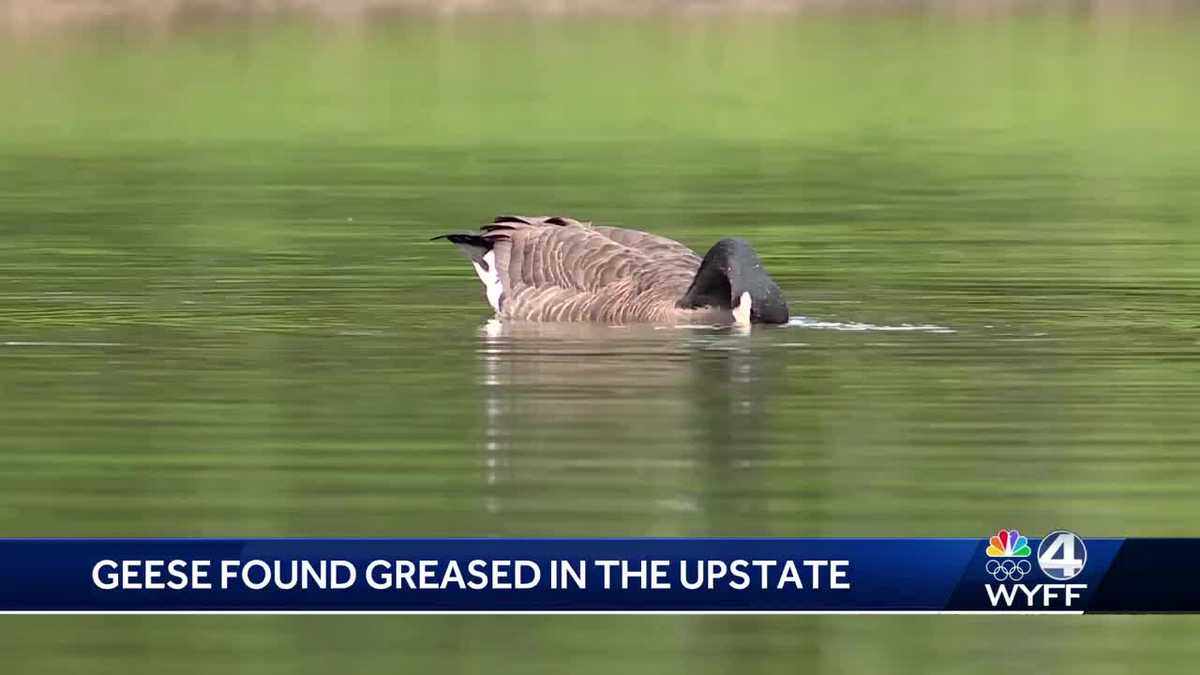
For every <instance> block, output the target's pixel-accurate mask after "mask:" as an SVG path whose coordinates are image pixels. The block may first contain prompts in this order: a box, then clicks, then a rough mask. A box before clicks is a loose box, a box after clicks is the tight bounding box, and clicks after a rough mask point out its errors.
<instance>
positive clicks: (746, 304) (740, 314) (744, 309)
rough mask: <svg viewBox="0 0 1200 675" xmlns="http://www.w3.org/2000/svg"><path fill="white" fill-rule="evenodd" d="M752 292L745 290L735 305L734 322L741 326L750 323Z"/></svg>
mask: <svg viewBox="0 0 1200 675" xmlns="http://www.w3.org/2000/svg"><path fill="white" fill-rule="evenodd" d="M750 305H751V302H750V292H749V291H744V292H743V293H742V295H741V297H739V298H738V301H737V304H736V305H734V306H733V322H734V323H736V324H738V325H739V326H749V325H750Z"/></svg>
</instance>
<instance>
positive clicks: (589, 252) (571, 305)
mask: <svg viewBox="0 0 1200 675" xmlns="http://www.w3.org/2000/svg"><path fill="white" fill-rule="evenodd" d="M478 237H479V240H480V241H481V242H482V243H483V245H484V246H486V247H488V249H489V250H490V252H491V253H493V254H494V255H493V256H492V260H493V261H494V263H493V264H494V265H495V269H496V273H497V274H498V279H499V284H500V286H502V287H503V294H502V297H501V298H500V299H499V302H498V303H496V305H497V312H498V313H500V314H501V315H502V316H508V317H511V318H521V319H535V320H614V321H621V320H631V319H642V320H645V319H650V318H655V317H658V316H659V315H660V314H662V313H664V312H669V311H671V309H672V308H673V306H674V301H675V300H677V299H678V298H679V297H681V296H682V295H683V293H684V292H685V291H686V290H687V287H688V285H689V284H690V283H691V279H692V278H693V276H694V275H695V273H696V269H697V268H699V266H700V257H699V256H697V255H696V254H695V253H694V252H693V251H692V250H691V249H689V248H687V247H686V246H684V245H683V244H680V243H678V242H675V241H672V240H670V239H666V238H664V237H658V236H655V235H652V234H647V233H645V232H639V231H637V230H626V229H622V228H615V227H594V226H592V225H591V224H590V223H584V222H580V221H577V220H574V219H571V218H564V217H559V216H556V217H528V216H501V217H499V218H496V220H495V221H494V222H493V223H491V224H490V225H485V226H484V227H483V228H482V234H480V235H478ZM485 284H486V281H485ZM489 299H490V297H489Z"/></svg>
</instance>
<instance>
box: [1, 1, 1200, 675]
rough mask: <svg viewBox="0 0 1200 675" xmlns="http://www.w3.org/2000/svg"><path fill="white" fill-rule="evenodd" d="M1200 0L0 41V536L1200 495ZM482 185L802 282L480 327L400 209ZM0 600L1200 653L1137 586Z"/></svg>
mask: <svg viewBox="0 0 1200 675" xmlns="http://www.w3.org/2000/svg"><path fill="white" fill-rule="evenodd" d="M1198 28H1200V23H1198V22H1197V21H1196V20H1195V19H1191V18H1186V17H1185V18H1182V19H1179V18H1177V19H1174V20H1171V21H1167V20H1162V19H1144V20H1141V19H1114V20H1094V19H1072V18H1043V19H1032V18H1027V19H1019V20H1009V21H999V22H980V21H970V20H968V21H963V22H952V21H947V20H944V19H922V18H909V19H887V20H881V19H865V18H859V19H841V20H839V19H829V18H826V19H779V18H772V19H766V18H758V19H730V18H724V19H704V20H701V19H670V18H659V19H641V20H615V19H608V20H596V21H586V20H567V21H522V20H516V19H499V18H497V19H491V20H465V21H442V22H427V21H417V20H396V21H392V22H386V23H381V24H380V25H372V26H360V27H358V28H357V29H353V30H352V29H349V28H341V29H334V28H328V27H324V28H322V27H317V26H311V25H306V24H303V23H294V24H287V23H266V22H247V23H244V24H239V25H233V26H231V25H212V26H206V27H203V28H197V29H193V30H185V31H180V32H178V34H165V35H164V34H154V35H149V36H148V35H143V34H141V32H140V31H139V30H136V29H133V28H126V29H115V28H114V29H111V30H107V31H104V32H94V33H86V34H80V33H74V34H69V35H67V36H42V37H37V38H15V37H12V36H4V37H3V40H2V41H0V92H2V94H0V95H2V98H3V106H2V107H0V432H2V433H0V495H2V496H0V535H2V536H41V535H58V536H76V535H77V536H92V535H103V536H121V535H147V536H156V535H173V536H220V535H229V536H237V535H313V536H339V535H340V536H351V535H373V536H408V535H430V536H466V535H485V536H486V535H568V536H569V535H663V536H677V535H678V536H682V535H766V536H785V535H811V536H834V535H877V536H906V535H912V536H920V535H929V536H967V537H975V536H980V537H982V536H984V535H985V534H987V533H990V532H992V531H995V530H996V529H997V528H998V527H1001V526H1006V527H1018V528H1020V529H1022V530H1025V531H1028V532H1031V533H1040V532H1044V531H1047V530H1049V529H1053V528H1057V527H1067V528H1070V529H1072V530H1075V531H1078V532H1081V533H1083V534H1085V535H1089V536H1105V535H1107V536H1121V535H1181V536H1184V535H1192V536H1195V535H1197V534H1200V531H1198V529H1197V525H1196V516H1197V513H1200V455H1198V454H1197V449H1196V442H1197V434H1198V432H1200V413H1198V412H1197V411H1200V150H1198V148H1200V124H1197V122H1196V110H1198V109H1200V69H1197V68H1196V67H1195V64H1196V63H1200V41H1198V40H1197V39H1196V36H1197V29H1198ZM510 212H515V213H533V214H538V213H546V214H551V213H563V214H568V215H574V216H577V217H580V218H588V219H593V220H596V221H598V222H604V223H608V224H622V225H629V226H635V227H641V228H644V229H649V230H652V231H654V232H656V233H659V234H664V235H667V236H671V237H675V238H677V239H679V240H681V241H684V242H686V243H688V244H689V245H691V246H693V247H694V248H696V249H698V250H703V249H705V248H707V246H708V245H709V244H711V243H712V242H714V241H715V240H717V239H718V238H721V237H723V236H742V237H746V238H748V239H750V240H751V241H752V242H753V243H754V244H755V245H756V246H757V247H758V249H759V250H760V251H761V253H762V254H763V256H764V258H765V260H766V264H767V267H768V268H769V269H770V270H771V272H772V274H773V275H774V277H775V278H776V279H777V280H778V281H779V282H780V284H781V286H782V287H783V288H784V290H785V292H786V293H787V295H788V296H789V299H790V301H791V305H792V312H793V314H794V315H796V316H797V317H805V320H800V319H798V320H797V321H796V324H797V325H794V326H790V327H787V328H781V329H774V330H756V331H754V333H753V334H752V335H749V336H744V335H736V334H731V333H728V332H722V331H719V330H644V329H600V330H584V329H578V330H544V331H515V330H512V329H495V328H491V329H489V328H488V327H487V326H486V325H485V324H486V322H487V318H488V312H487V311H486V304H485V303H484V300H483V294H482V289H481V288H480V287H479V285H478V283H477V282H476V281H475V279H474V275H473V273H472V272H471V270H470V268H469V267H468V266H467V265H466V264H465V263H464V262H463V261H462V260H461V259H460V258H458V257H457V255H456V253H455V252H454V251H453V250H452V249H451V248H450V247H448V246H446V245H445V244H444V243H443V242H433V243H431V242H428V241H427V239H428V238H429V237H430V236H433V235H435V234H441V233H443V232H447V231H454V230H460V229H466V228H470V227H473V226H475V225H477V224H479V223H482V222H485V221H486V220H488V219H489V218H490V217H491V216H493V215H495V214H497V213H510ZM914 327H916V328H920V327H924V328H923V329H914ZM905 328H907V330H900V329H905ZM934 328H936V329H934ZM0 628H2V630H0V653H2V654H3V656H2V657H0V660H2V661H3V662H5V663H9V664H12V666H13V668H12V670H11V672H51V671H60V670H61V671H64V672H66V671H78V670H81V669H86V670H96V669H100V670H105V671H107V670H113V671H124V672H161V671H162V670H163V669H164V668H166V667H167V665H168V664H175V665H179V663H180V662H187V663H189V664H191V665H192V666H193V667H195V669H196V670H207V671H212V670H218V669H219V670H223V671H226V672H275V671H280V672H283V671H304V672H314V673H318V672H321V673H323V672H328V671H330V670H333V669H346V668H353V669H356V670H357V669H366V668H372V669H379V668H387V669H389V670H412V671H415V672H452V671H473V672H509V671H511V672H517V673H528V672H545V673H561V672H606V673H609V672H614V671H617V672H638V673H694V672H705V673H708V672H711V673H717V672H730V671H738V672H742V671H747V672H773V671H795V670H803V671H806V672H819V673H857V672H864V671H890V672H908V673H927V672H945V673H958V672H985V673H990V672H1006V671H1008V670H1009V669H1010V668H1012V667H1013V666H1014V662H1013V661H1012V660H1011V658H1010V656H1007V655H1011V654H1013V653H1014V650H1015V652H1016V653H1019V655H1020V656H1019V661H1020V664H1021V665H1024V664H1027V665H1029V666H1030V667H1033V666H1035V665H1036V667H1038V668H1040V669H1050V670H1062V671H1072V670H1077V671H1080V672H1089V673H1131V672H1137V673H1142V672H1179V671H1186V670H1187V668H1188V666H1187V665H1186V664H1187V663H1195V661H1196V659H1197V657H1200V642H1198V641H1197V640H1196V639H1195V635H1196V630H1197V628H1200V624H1197V623H1196V621H1194V620H1191V619H1183V618H1165V617H1154V618H1150V617H1142V618H1136V617H1113V618H1095V617H1093V618H1089V619H1086V620H1078V619H1054V618H1015V619H1014V618H995V619H993V618H966V617H946V618H911V617H910V618H904V617H899V618H890V617H875V618H862V617H797V618H765V617H749V618H737V617H644V618H628V617H626V618H607V617H573V618H568V619H564V618H554V617H530V618H512V617H499V618H497V617H447V618H434V617H416V618H406V617H392V618H361V617H360V618H338V617H333V618H329V617H249V618H231V617H215V618H205V617H172V618H163V617H117V618H114V617H75V618H61V617H59V618H56V617H43V618H29V617H8V618H6V619H5V620H4V621H3V622H0Z"/></svg>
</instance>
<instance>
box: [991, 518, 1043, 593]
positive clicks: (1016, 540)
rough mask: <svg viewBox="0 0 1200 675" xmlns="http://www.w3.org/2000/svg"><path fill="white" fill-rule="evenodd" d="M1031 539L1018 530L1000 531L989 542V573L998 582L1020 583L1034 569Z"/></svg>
mask: <svg viewBox="0 0 1200 675" xmlns="http://www.w3.org/2000/svg"><path fill="white" fill-rule="evenodd" d="M1032 552H1033V551H1031V550H1030V548H1029V539H1027V538H1026V537H1025V536H1024V535H1022V534H1021V533H1020V532H1018V531H1016V530H1000V531H999V532H997V533H996V534H993V535H992V538H991V539H989V540H988V547H987V555H988V561H987V572H988V574H990V575H992V578H993V579H995V580H996V581H1020V580H1021V579H1024V578H1025V575H1026V574H1029V572H1030V571H1031V570H1032V569H1033V565H1031V564H1030V563H1029V561H1028V560H1018V558H1028V557H1029V556H1030V554H1031V553H1032Z"/></svg>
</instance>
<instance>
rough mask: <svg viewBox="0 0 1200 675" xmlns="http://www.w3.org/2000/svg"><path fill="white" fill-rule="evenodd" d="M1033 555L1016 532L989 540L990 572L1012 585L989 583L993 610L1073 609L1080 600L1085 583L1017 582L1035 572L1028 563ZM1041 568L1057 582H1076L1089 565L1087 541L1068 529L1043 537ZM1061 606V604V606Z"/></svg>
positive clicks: (1001, 533) (1038, 553)
mask: <svg viewBox="0 0 1200 675" xmlns="http://www.w3.org/2000/svg"><path fill="white" fill-rule="evenodd" d="M1032 554H1033V551H1032V549H1031V548H1030V546H1029V540H1028V539H1027V538H1026V537H1024V536H1022V535H1021V533H1020V532H1018V531H1016V530H1000V531H999V532H997V533H996V534H994V535H992V536H991V538H989V539H988V547H987V557H988V561H987V563H986V569H987V572H988V574H990V575H992V578H993V579H995V580H996V581H1001V582H1004V581H1008V582H1013V583H1009V584H1003V583H1001V584H997V585H993V584H985V590H986V591H987V596H988V600H989V602H990V603H991V605H992V607H1004V608H1008V609H1030V610H1032V609H1052V608H1053V609H1059V608H1063V609H1071V608H1073V605H1074V601H1076V600H1079V599H1080V597H1081V596H1082V593H1083V591H1084V590H1085V589H1086V588H1087V586H1086V585H1085V584H1063V583H1057V584H1055V583H1049V584H1034V585H1032V586H1029V585H1027V584H1022V583H1017V582H1020V581H1021V580H1022V579H1024V578H1025V577H1026V576H1027V575H1028V574H1029V573H1030V572H1032V571H1033V565H1032V564H1031V563H1030V562H1029V560H1027V558H1029V557H1030V556H1031V555H1032ZM1037 561H1038V567H1039V568H1041V571H1042V573H1043V574H1045V575H1046V576H1047V577H1049V578H1050V579H1052V580H1054V581H1068V580H1070V579H1074V578H1075V577H1076V576H1078V575H1079V573H1080V572H1082V571H1083V567H1084V565H1086V564H1087V547H1086V546H1084V543H1083V539H1080V538H1079V536H1078V535H1076V534H1074V533H1072V532H1067V531H1066V530H1056V531H1054V532H1051V533H1050V534H1048V535H1046V536H1045V537H1043V538H1042V541H1041V543H1039V544H1038V551H1037ZM1059 603H1061V604H1059Z"/></svg>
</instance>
